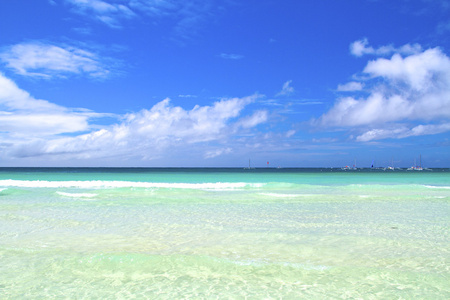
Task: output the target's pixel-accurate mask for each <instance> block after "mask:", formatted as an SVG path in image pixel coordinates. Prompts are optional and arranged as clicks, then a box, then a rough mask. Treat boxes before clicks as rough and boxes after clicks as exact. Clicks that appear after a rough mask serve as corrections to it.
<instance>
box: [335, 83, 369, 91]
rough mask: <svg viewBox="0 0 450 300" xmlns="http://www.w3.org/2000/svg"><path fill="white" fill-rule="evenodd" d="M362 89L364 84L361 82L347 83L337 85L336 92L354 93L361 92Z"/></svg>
mask: <svg viewBox="0 0 450 300" xmlns="http://www.w3.org/2000/svg"><path fill="white" fill-rule="evenodd" d="M363 87H364V84H363V83H361V82H356V81H351V82H347V83H346V84H340V85H338V88H337V90H338V91H339V92H354V91H361V90H362V89H363Z"/></svg>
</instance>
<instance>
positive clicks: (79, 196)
mask: <svg viewBox="0 0 450 300" xmlns="http://www.w3.org/2000/svg"><path fill="white" fill-rule="evenodd" d="M56 193H57V194H58V195H60V196H65V197H74V198H92V197H95V196H97V194H93V193H65V192H56Z"/></svg>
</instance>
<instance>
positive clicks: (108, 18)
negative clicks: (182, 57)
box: [65, 0, 230, 39]
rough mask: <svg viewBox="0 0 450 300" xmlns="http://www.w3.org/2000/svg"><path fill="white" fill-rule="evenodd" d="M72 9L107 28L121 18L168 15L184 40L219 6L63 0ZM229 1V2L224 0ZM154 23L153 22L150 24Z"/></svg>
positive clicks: (188, 0)
mask: <svg viewBox="0 0 450 300" xmlns="http://www.w3.org/2000/svg"><path fill="white" fill-rule="evenodd" d="M65 2H66V3H68V4H69V5H71V7H72V8H73V11H74V12H76V13H78V14H81V15H84V16H86V17H88V18H91V19H94V20H97V21H99V22H101V23H103V24H105V25H107V26H109V27H111V28H121V27H122V26H123V21H124V20H127V19H135V18H139V17H151V18H153V19H154V20H156V21H158V20H159V19H161V18H170V19H171V21H172V20H174V22H173V23H172V27H173V32H174V34H175V35H176V36H177V37H181V38H184V39H188V38H190V37H191V36H192V35H195V34H196V29H197V27H198V25H199V24H201V23H203V22H204V21H205V20H208V19H211V18H212V16H214V15H215V12H218V11H220V10H222V9H223V7H224V5H223V4H220V5H218V4H216V3H215V0H185V1H172V0H123V1H120V3H117V2H119V1H111V0H108V1H107V0H65ZM228 4H230V3H228ZM154 24H156V22H155V23H154Z"/></svg>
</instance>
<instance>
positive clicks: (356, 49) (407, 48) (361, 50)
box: [350, 38, 422, 56]
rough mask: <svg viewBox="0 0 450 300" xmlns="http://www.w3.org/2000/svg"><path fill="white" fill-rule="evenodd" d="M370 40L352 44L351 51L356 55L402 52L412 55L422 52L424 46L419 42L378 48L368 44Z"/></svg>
mask: <svg viewBox="0 0 450 300" xmlns="http://www.w3.org/2000/svg"><path fill="white" fill-rule="evenodd" d="M368 45H369V41H368V40H367V39H366V38H364V39H361V40H358V41H355V42H353V43H352V44H350V53H351V54H353V55H355V56H363V55H365V54H371V55H381V56H383V55H390V54H392V53H401V54H405V55H411V54H416V53H420V52H421V51H422V47H421V46H420V45H419V44H413V45H410V44H406V45H404V46H402V47H400V48H395V47H394V46H392V45H389V46H381V47H379V48H377V49H375V48H373V47H372V46H368Z"/></svg>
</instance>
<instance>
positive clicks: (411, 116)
mask: <svg viewBox="0 0 450 300" xmlns="http://www.w3.org/2000/svg"><path fill="white" fill-rule="evenodd" d="M358 45H359V46H361V45H363V48H361V47H359V46H358ZM352 46H353V49H352V51H354V52H355V53H363V52H367V53H368V52H369V51H368V50H367V49H373V48H371V47H370V46H368V44H367V43H366V42H364V43H361V41H357V42H355V43H353V44H352ZM355 47H356V48H355ZM358 47H359V48H358ZM387 48H389V49H391V48H390V47H387ZM406 48H408V47H400V48H399V49H397V50H395V51H397V53H394V54H393V55H392V56H391V58H389V59H388V58H383V57H382V58H377V59H375V60H372V61H369V62H368V63H367V65H366V67H365V68H364V70H363V74H364V76H363V78H365V79H364V82H361V83H360V84H361V87H362V85H363V84H364V85H365V87H366V90H367V93H368V95H367V96H366V97H354V96H348V97H343V98H339V99H337V101H336V103H335V104H334V105H333V107H332V108H331V109H330V110H329V111H328V112H326V113H325V114H323V115H322V116H321V117H320V118H318V119H317V120H313V121H312V124H313V125H314V126H322V127H339V128H352V129H353V130H355V129H356V130H357V131H360V132H361V133H360V134H359V135H358V136H357V137H356V140H357V141H362V142H367V141H371V140H379V139H386V138H405V137H409V136H418V135H427V134H437V133H442V132H446V131H450V128H449V127H448V122H447V121H448V120H449V119H450V59H449V57H448V56H447V55H446V54H445V53H443V52H442V50H441V49H439V48H432V49H427V50H424V51H420V52H418V53H415V51H416V50H418V49H421V47H420V46H416V47H414V49H415V50H414V51H412V52H409V53H410V54H409V55H404V56H402V55H401V53H406V52H408V51H405V50H404V49H406ZM355 49H356V50H355ZM358 49H359V50H358ZM364 49H365V50H364ZM358 51H359V52H358ZM370 51H372V50H370ZM389 51H394V50H392V49H391V50H389ZM372 52H373V53H372V54H377V53H378V54H379V55H382V54H384V53H387V51H378V50H375V49H374V50H373V51H372ZM400 52H401V53H400ZM358 83H359V82H356V81H355V82H354V83H350V84H347V85H344V86H340V87H338V90H340V91H350V90H352V87H356V88H355V89H354V90H355V91H357V90H358V88H359V85H358Z"/></svg>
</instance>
